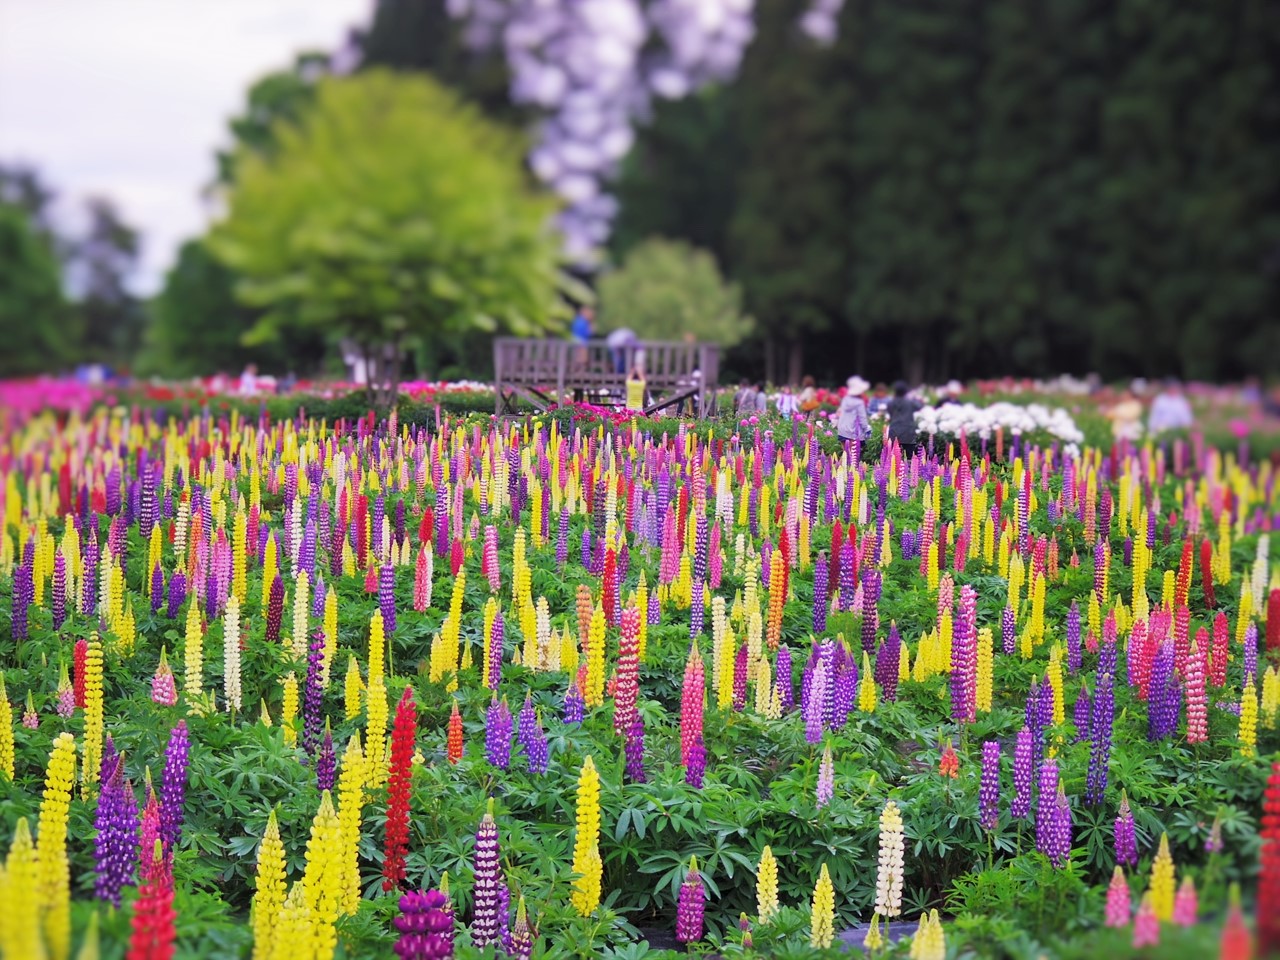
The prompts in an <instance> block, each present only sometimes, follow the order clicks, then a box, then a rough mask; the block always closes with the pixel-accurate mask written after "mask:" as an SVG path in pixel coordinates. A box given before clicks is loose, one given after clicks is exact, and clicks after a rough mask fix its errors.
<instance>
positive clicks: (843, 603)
mask: <svg viewBox="0 0 1280 960" xmlns="http://www.w3.org/2000/svg"><path fill="white" fill-rule="evenodd" d="M857 587H858V585H857V583H856V581H855V580H854V564H853V544H851V543H850V542H849V541H848V540H846V541H845V542H844V543H842V544H841V545H840V609H841V610H852V609H853V593H854V591H855V590H856V589H857ZM864 602H865V599H864Z"/></svg>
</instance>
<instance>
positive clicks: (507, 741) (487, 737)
mask: <svg viewBox="0 0 1280 960" xmlns="http://www.w3.org/2000/svg"><path fill="white" fill-rule="evenodd" d="M484 751H485V756H487V757H488V758H489V762H490V763H491V764H493V765H494V766H495V767H497V768H498V769H499V770H506V769H507V768H508V767H509V766H511V711H510V710H509V709H508V708H507V701H506V699H505V698H503V699H502V700H498V696H497V694H494V696H493V699H492V700H491V701H490V702H489V711H488V713H487V714H486V715H485V723H484Z"/></svg>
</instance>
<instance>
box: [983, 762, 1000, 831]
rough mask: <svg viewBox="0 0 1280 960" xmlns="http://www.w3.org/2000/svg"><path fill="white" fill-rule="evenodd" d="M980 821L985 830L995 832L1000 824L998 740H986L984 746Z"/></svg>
mask: <svg viewBox="0 0 1280 960" xmlns="http://www.w3.org/2000/svg"><path fill="white" fill-rule="evenodd" d="M978 819H979V821H980V822H981V824H982V827H983V829H984V830H994V829H995V828H996V826H997V825H998V824H999V823H1000V743H999V741H997V740H986V741H984V742H983V744H982V782H981V784H980V785H979V787H978Z"/></svg>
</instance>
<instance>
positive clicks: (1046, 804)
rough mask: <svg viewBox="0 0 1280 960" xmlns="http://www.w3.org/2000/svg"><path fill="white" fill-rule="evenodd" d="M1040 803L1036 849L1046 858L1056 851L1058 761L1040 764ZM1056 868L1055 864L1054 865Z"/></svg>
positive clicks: (1037, 818) (1037, 813) (1050, 760)
mask: <svg viewBox="0 0 1280 960" xmlns="http://www.w3.org/2000/svg"><path fill="white" fill-rule="evenodd" d="M1039 786H1040V791H1039V792H1040V803H1039V805H1038V807H1037V809H1036V849H1037V850H1038V851H1040V852H1041V853H1043V854H1044V855H1045V856H1046V857H1050V856H1052V855H1053V853H1054V852H1055V851H1056V850H1057V848H1058V847H1057V836H1056V833H1057V803H1056V802H1055V801H1056V798H1057V795H1058V761H1056V760H1053V759H1048V760H1045V761H1044V762H1043V763H1042V764H1040V784H1039ZM1055 866H1056V864H1055Z"/></svg>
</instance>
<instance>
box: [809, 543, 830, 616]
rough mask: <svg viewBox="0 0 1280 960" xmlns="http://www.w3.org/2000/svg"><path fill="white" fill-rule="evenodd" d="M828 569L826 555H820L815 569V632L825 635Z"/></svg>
mask: <svg viewBox="0 0 1280 960" xmlns="http://www.w3.org/2000/svg"><path fill="white" fill-rule="evenodd" d="M830 573H831V571H830V570H829V569H828V565H827V557H826V554H825V553H821V552H820V553H819V554H818V560H817V563H816V564H815V565H814V568H813V632H814V633H824V632H825V631H826V629H827V599H828V593H827V588H828V585H829V584H828V577H829V575H830Z"/></svg>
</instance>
